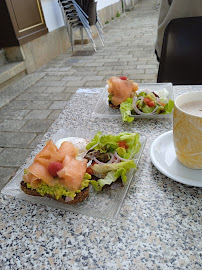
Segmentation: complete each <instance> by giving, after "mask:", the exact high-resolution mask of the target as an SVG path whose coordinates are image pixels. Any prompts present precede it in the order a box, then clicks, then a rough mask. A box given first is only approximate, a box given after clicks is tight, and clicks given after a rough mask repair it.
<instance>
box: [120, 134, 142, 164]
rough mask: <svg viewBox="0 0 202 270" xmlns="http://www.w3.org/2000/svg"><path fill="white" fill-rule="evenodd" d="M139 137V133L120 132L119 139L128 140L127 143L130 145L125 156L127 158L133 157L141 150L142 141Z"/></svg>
mask: <svg viewBox="0 0 202 270" xmlns="http://www.w3.org/2000/svg"><path fill="white" fill-rule="evenodd" d="M139 139H140V135H139V133H129V132H122V133H120V134H119V140H120V141H126V144H127V146H128V148H127V149H126V154H125V155H124V158H126V159H127V158H130V157H133V156H134V155H135V154H136V153H138V152H139V150H140V148H141V143H140V141H139Z"/></svg>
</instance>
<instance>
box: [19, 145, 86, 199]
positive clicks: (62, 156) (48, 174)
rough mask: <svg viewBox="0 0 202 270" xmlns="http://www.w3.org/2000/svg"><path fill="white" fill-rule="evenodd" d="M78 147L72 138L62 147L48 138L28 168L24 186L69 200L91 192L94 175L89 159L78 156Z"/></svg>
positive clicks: (34, 192)
mask: <svg viewBox="0 0 202 270" xmlns="http://www.w3.org/2000/svg"><path fill="white" fill-rule="evenodd" d="M78 151H79V150H78V148H77V147H75V146H74V145H73V144H72V143H71V142H69V141H64V142H63V143H62V144H61V146H60V147H59V148H57V147H56V145H55V144H54V143H53V141H52V140H50V141H48V142H47V144H46V145H45V147H44V148H43V149H42V150H41V151H40V152H39V153H38V154H37V155H36V157H35V159H34V161H33V163H32V164H31V165H30V166H29V167H28V168H27V169H26V170H25V173H24V175H23V180H22V182H21V189H22V190H23V191H24V192H25V193H27V194H29V195H33V196H46V197H50V198H52V199H54V200H57V201H60V202H63V203H67V204H73V203H78V202H82V201H83V200H84V199H85V198H86V197H88V195H89V183H90V179H91V176H90V175H89V174H88V173H86V169H87V160H86V159H84V158H82V159H81V158H80V159H77V155H78Z"/></svg>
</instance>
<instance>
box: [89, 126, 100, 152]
mask: <svg viewBox="0 0 202 270" xmlns="http://www.w3.org/2000/svg"><path fill="white" fill-rule="evenodd" d="M101 135H102V132H101V131H98V132H97V133H96V134H95V137H94V138H93V139H92V140H91V141H90V142H89V144H87V146H86V149H87V150H89V149H90V148H91V147H93V145H95V144H97V143H98V142H99V140H100V137H101Z"/></svg>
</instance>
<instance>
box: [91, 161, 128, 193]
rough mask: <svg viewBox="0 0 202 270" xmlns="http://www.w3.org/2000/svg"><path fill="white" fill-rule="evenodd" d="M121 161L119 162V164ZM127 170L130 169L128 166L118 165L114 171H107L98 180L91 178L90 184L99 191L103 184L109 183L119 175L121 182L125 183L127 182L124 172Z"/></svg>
mask: <svg viewBox="0 0 202 270" xmlns="http://www.w3.org/2000/svg"><path fill="white" fill-rule="evenodd" d="M121 163H122V162H121ZM121 163H119V164H121ZM94 166H95V165H94ZM128 170H130V169H129V167H128V168H124V167H120V168H118V169H117V170H116V171H110V172H108V173H107V175H106V176H105V177H104V178H101V179H99V180H98V181H95V180H91V184H92V186H93V188H94V189H95V190H96V191H98V192H99V191H101V190H102V188H103V187H104V186H105V185H111V184H112V183H113V182H115V181H116V180H117V179H118V178H119V177H121V179H122V182H123V183H124V184H125V183H127V176H126V173H127V171H128Z"/></svg>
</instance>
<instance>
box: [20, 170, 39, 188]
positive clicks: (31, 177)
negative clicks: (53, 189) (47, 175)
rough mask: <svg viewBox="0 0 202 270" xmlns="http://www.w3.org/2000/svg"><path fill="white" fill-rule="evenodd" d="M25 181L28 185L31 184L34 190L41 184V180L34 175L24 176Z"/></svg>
mask: <svg viewBox="0 0 202 270" xmlns="http://www.w3.org/2000/svg"><path fill="white" fill-rule="evenodd" d="M23 180H24V182H26V183H30V185H31V187H32V188H37V187H38V186H39V185H40V184H41V181H42V180H41V179H38V177H36V176H35V175H33V174H32V173H27V174H24V175H23Z"/></svg>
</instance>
